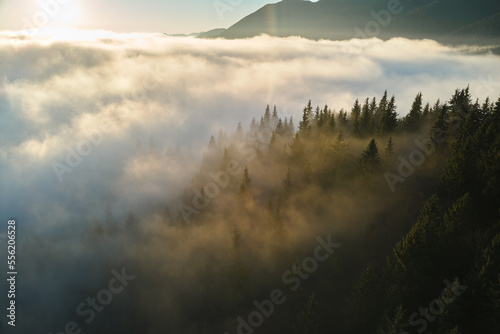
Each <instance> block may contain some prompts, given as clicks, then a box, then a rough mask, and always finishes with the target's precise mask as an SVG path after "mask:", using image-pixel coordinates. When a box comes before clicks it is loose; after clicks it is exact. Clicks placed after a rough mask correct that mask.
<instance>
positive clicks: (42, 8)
mask: <svg viewBox="0 0 500 334" xmlns="http://www.w3.org/2000/svg"><path fill="white" fill-rule="evenodd" d="M38 11H39V12H38V13H37V14H38V15H39V16H40V17H42V16H43V18H44V20H45V21H46V24H44V27H49V28H77V27H78V24H79V23H80V21H81V16H82V11H81V6H80V2H79V0H64V1H62V0H59V1H57V0H55V1H51V2H43V1H39V2H38ZM40 28H42V27H40Z"/></svg>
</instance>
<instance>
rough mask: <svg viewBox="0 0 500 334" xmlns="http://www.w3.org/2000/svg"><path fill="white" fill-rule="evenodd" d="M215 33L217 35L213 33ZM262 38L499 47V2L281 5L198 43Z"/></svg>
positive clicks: (382, 0) (364, 0)
mask: <svg viewBox="0 0 500 334" xmlns="http://www.w3.org/2000/svg"><path fill="white" fill-rule="evenodd" d="M218 32H220V33H218ZM262 34H267V35H270V36H277V37H287V36H300V37H304V38H309V39H313V40H319V39H330V40H346V39H352V38H371V37H377V38H381V39H384V40H387V39H390V38H394V37H405V38H412V39H422V38H430V39H434V40H437V41H439V42H444V43H451V44H457V43H473V44H483V45H485V44H489V45H500V2H499V1H493V0H482V1H479V2H478V1H474V0H461V1H459V2H457V1H453V0H420V1H415V0H413V1H412V0H405V1H398V0H389V1H387V0H354V1H346V0H320V1H318V2H310V1H300V0H283V1H280V2H277V3H272V4H267V5H265V6H263V7H261V8H260V9H258V10H257V11H255V12H254V13H252V14H250V15H247V16H246V17H244V18H242V19H241V20H239V21H238V22H236V23H235V24H233V25H232V26H230V27H229V28H227V29H217V33H211V34H210V35H208V36H200V37H201V38H225V39H237V38H250V37H254V36H258V35H262Z"/></svg>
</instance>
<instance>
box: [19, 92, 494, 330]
mask: <svg viewBox="0 0 500 334" xmlns="http://www.w3.org/2000/svg"><path fill="white" fill-rule="evenodd" d="M278 110H279V109H278V107H277V106H274V108H273V107H270V106H267V108H266V109H265V112H264V114H263V116H262V117H261V118H260V119H253V120H252V122H251V124H250V125H249V129H248V130H244V127H243V125H242V124H238V125H237V126H236V127H235V130H234V131H233V132H231V133H227V132H224V131H221V132H220V133H219V134H218V136H212V138H210V140H209V142H208V145H207V148H206V151H205V153H204V154H203V157H202V159H201V163H200V166H199V169H198V172H197V173H196V174H195V175H193V177H192V180H191V183H190V184H187V185H186V188H185V191H184V193H183V194H179V203H177V204H176V205H175V206H173V205H166V206H165V209H164V211H163V212H159V213H158V214H156V215H155V216H154V217H153V218H148V219H147V220H145V219H141V217H136V216H135V215H134V213H133V212H131V211H130V212H129V213H128V215H127V218H126V219H125V221H123V222H122V221H119V220H117V219H116V218H114V217H113V213H112V210H111V208H108V212H107V213H106V215H105V217H104V218H103V219H101V218H99V219H98V218H96V219H94V220H93V221H92V222H88V228H87V233H84V234H83V235H82V236H81V238H82V242H81V247H82V248H83V249H85V255H81V258H80V259H79V260H77V262H78V269H71V267H68V270H67V271H66V272H65V275H67V276H68V277H71V276H72V275H76V273H77V272H78V273H81V272H83V273H86V274H84V275H83V276H84V277H87V281H86V284H85V286H75V287H73V290H74V291H79V292H80V294H75V293H73V294H72V296H75V295H77V296H78V295H79V296H81V297H83V296H86V295H87V294H88V295H89V296H95V294H96V292H97V291H98V289H97V288H99V287H101V286H104V284H106V282H108V280H109V278H110V277H112V274H111V273H110V270H107V269H106V268H116V269H117V270H118V269H120V268H122V267H123V266H124V265H125V267H126V271H127V273H129V275H133V276H134V277H135V278H134V280H133V281H131V282H129V283H128V285H127V286H126V287H125V288H124V289H123V291H122V292H121V293H120V294H119V295H117V296H116V300H117V302H113V304H111V305H110V306H109V307H108V308H109V309H112V311H103V313H104V312H107V313H106V316H100V315H99V314H100V313H99V312H100V311H98V312H97V313H96V314H95V320H94V319H92V320H93V321H91V322H90V323H86V322H84V321H81V320H84V319H85V318H82V319H80V323H81V324H82V325H81V327H82V330H83V331H84V332H92V333H109V332H110V331H111V330H112V332H114V333H138V332H140V333H160V332H162V333H163V332H166V333H183V334H187V333H220V334H223V333H229V334H232V333H245V334H248V333H297V334H298V333H304V334H305V333H307V334H313V333H314V334H317V333H332V332H334V333H345V334H350V333H374V334H395V333H398V334H399V333H424V332H425V333H439V334H458V333H462V334H466V333H483V334H487V333H498V329H499V328H500V210H499V209H500V207H499V203H500V98H499V99H498V100H496V101H491V100H489V99H486V100H485V101H477V100H476V101H473V100H472V97H471V93H470V91H469V88H468V87H467V88H464V89H457V90H456V91H455V92H454V93H453V94H452V96H451V98H449V99H446V100H443V101H440V100H438V101H435V102H434V101H432V102H429V103H427V102H425V100H424V97H423V96H422V94H421V93H418V94H417V95H416V96H415V99H414V101H413V103H412V105H411V109H410V110H409V111H408V112H407V111H404V110H403V111H399V112H401V113H403V114H405V116H404V117H400V116H399V113H398V109H397V100H396V97H395V96H390V94H389V93H388V92H387V91H386V92H384V93H383V95H382V96H381V97H379V98H377V97H368V98H366V99H358V100H356V101H355V102H354V103H353V106H352V108H351V109H350V110H343V109H340V110H335V109H331V108H330V106H328V105H325V106H317V107H314V106H313V103H312V102H311V101H309V102H307V103H306V105H305V107H304V109H303V111H302V117H301V119H298V120H296V119H294V118H292V117H285V118H282V117H281V116H280V114H279V112H278ZM75 247H76V246H75ZM49 249H50V245H48V243H47V242H45V241H43V240H41V239H37V238H33V239H32V240H30V241H29V242H28V243H27V245H26V249H25V250H24V251H25V252H26V253H28V252H32V253H36V254H43V253H47V252H48V250H49ZM63 255H64V254H60V253H59V254H58V253H57V251H51V253H50V256H51V258H52V259H53V260H52V261H51V263H48V264H45V265H44V266H43V268H42V267H41V265H39V267H37V266H30V268H24V269H23V270H24V271H25V272H29V271H33V272H36V273H38V274H37V275H42V276H43V273H46V274H47V273H49V272H51V271H56V270H55V268H57V267H60V266H61V263H62V261H63ZM33 256H34V257H35V258H36V255H33ZM41 256H42V255H40V257H41ZM91 259H92V260H91ZM96 263H98V265H97V267H99V268H100V269H101V272H104V273H105V274H104V276H102V274H99V275H101V276H102V277H97V276H95V275H93V274H92V272H93V271H95V269H93V268H95V267H96ZM118 271H120V270H118ZM33 284H34V283H33ZM74 291H73V292H74ZM81 297H80V298H76V297H68V298H67V299H66V300H64V302H65V307H61V311H60V315H61V319H56V320H50V321H49V320H46V322H45V323H44V324H43V325H44V326H46V327H47V328H50V329H52V330H53V331H54V332H58V331H56V329H57V328H63V327H64V321H62V319H66V320H68V319H72V318H73V319H79V318H78V314H77V313H75V308H76V306H77V305H78V304H79V302H81V299H82V298H81ZM32 298H35V299H36V298H37V297H36V296H34V297H32ZM38 298H40V300H42V299H43V296H38ZM42 304H43V303H42ZM67 305H74V306H75V308H72V307H68V306H67ZM31 317H32V318H30V317H27V318H26V319H33V321H36V320H35V319H36V316H34V315H31ZM23 321H24V322H25V323H26V325H27V326H29V321H27V320H23ZM118 327H120V328H118Z"/></svg>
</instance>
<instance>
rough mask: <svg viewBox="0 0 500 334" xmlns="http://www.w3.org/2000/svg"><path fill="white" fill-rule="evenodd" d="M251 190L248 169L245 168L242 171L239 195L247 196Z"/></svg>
mask: <svg viewBox="0 0 500 334" xmlns="http://www.w3.org/2000/svg"><path fill="white" fill-rule="evenodd" d="M251 190H252V180H251V179H250V174H249V173H248V167H246V166H245V170H244V171H243V178H242V180H241V184H240V194H248V193H249V192H250V191H251Z"/></svg>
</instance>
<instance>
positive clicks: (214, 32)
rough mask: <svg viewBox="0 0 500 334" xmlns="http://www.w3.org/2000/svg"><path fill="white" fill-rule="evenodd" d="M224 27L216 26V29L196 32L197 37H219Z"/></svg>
mask: <svg viewBox="0 0 500 334" xmlns="http://www.w3.org/2000/svg"><path fill="white" fill-rule="evenodd" d="M224 31H226V29H224V28H218V29H212V30H209V31H206V32H202V33H199V34H198V37H199V38H213V37H219V36H220V35H221V34H222V33H223V32H224Z"/></svg>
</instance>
